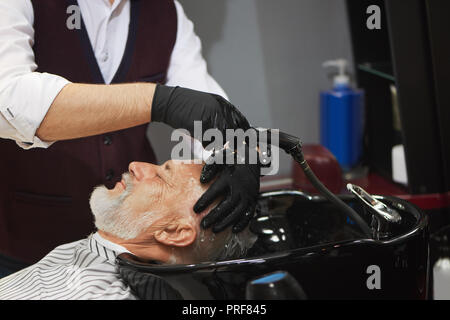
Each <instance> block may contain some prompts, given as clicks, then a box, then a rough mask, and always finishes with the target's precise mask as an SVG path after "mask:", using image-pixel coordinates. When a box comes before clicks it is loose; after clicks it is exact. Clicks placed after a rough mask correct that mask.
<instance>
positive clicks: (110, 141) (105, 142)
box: [103, 136, 112, 146]
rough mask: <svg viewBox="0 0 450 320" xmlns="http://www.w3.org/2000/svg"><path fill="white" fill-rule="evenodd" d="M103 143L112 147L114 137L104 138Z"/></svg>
mask: <svg viewBox="0 0 450 320" xmlns="http://www.w3.org/2000/svg"><path fill="white" fill-rule="evenodd" d="M103 143H104V144H105V146H110V145H112V137H111V136H104V137H103Z"/></svg>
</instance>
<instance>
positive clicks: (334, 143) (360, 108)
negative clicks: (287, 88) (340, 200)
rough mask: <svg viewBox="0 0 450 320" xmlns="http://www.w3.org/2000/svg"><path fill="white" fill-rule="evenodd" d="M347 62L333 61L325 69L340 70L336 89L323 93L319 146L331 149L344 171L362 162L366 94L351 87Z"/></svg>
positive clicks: (335, 79)
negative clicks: (333, 68) (347, 72)
mask: <svg viewBox="0 0 450 320" xmlns="http://www.w3.org/2000/svg"><path fill="white" fill-rule="evenodd" d="M346 66H347V61H346V60H345V59H337V60H330V61H326V62H324V63H323V67H325V68H328V67H337V68H338V71H339V72H338V74H337V75H336V76H335V77H334V79H333V88H332V89H331V90H327V91H322V92H321V93H320V143H321V144H322V145H323V146H325V147H326V148H327V149H329V150H330V151H331V152H332V153H333V154H334V156H335V157H336V159H337V160H338V162H339V164H340V165H341V167H342V169H343V170H344V171H349V170H351V169H352V168H354V167H356V166H357V165H358V163H359V161H360V159H361V154H362V144H363V130H364V91H363V90H359V89H353V88H352V87H351V86H350V77H349V76H348V74H346Z"/></svg>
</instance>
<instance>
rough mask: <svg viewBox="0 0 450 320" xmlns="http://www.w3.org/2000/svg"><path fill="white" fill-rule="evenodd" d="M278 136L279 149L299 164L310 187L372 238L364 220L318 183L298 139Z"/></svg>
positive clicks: (288, 135) (282, 134) (286, 135)
mask: <svg viewBox="0 0 450 320" xmlns="http://www.w3.org/2000/svg"><path fill="white" fill-rule="evenodd" d="M278 134H279V146H280V148H281V149H283V150H284V151H285V152H286V153H288V154H290V155H291V156H292V158H294V160H295V161H296V162H298V163H299V164H300V166H301V168H302V169H303V172H304V173H305V175H306V177H307V178H308V180H309V181H310V182H311V183H312V185H313V186H314V187H315V188H316V189H317V190H318V191H319V192H320V193H321V194H322V195H323V196H324V197H325V198H326V199H328V200H329V201H331V202H332V203H333V204H335V205H336V206H337V207H338V208H339V209H340V210H341V211H342V212H343V213H345V214H347V215H348V216H350V217H351V218H352V219H353V220H354V221H355V222H356V223H357V224H358V226H359V227H360V228H361V230H362V231H363V232H364V234H365V235H366V236H367V237H369V238H372V230H371V229H370V228H369V226H368V225H367V223H366V222H365V221H364V219H362V218H361V217H360V216H359V215H358V214H357V213H356V212H355V210H353V209H352V208H351V207H350V206H348V205H347V204H346V203H345V202H344V201H342V200H341V199H339V198H338V197H337V196H336V195H334V194H333V193H332V192H331V191H330V190H328V188H327V187H325V186H324V185H323V183H322V182H320V180H319V179H318V178H317V177H316V175H315V174H314V172H313V171H312V170H311V168H310V167H309V165H308V163H307V162H306V160H305V158H304V156H303V151H302V145H301V142H300V139H299V138H297V137H295V136H292V135H290V134H287V133H284V132H278Z"/></svg>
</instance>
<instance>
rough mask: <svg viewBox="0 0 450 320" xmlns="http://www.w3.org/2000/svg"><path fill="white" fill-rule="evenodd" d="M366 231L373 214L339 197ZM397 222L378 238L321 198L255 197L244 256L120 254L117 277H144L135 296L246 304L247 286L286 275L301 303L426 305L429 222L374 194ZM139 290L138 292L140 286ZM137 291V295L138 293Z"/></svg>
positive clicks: (283, 193)
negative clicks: (167, 260) (192, 259)
mask: <svg viewBox="0 0 450 320" xmlns="http://www.w3.org/2000/svg"><path fill="white" fill-rule="evenodd" d="M340 199H341V200H343V201H344V202H346V203H347V204H348V205H350V206H351V207H352V208H353V209H354V210H355V211H356V212H357V213H358V215H359V216H360V217H362V218H363V219H364V220H365V221H366V223H367V224H368V225H370V224H371V220H372V214H371V212H369V211H368V210H367V209H366V207H364V206H363V204H361V202H360V201H357V199H356V198H355V196H353V195H348V196H347V195H345V196H340ZM376 199H377V200H379V201H381V202H382V203H384V204H385V205H387V206H389V207H390V208H395V210H396V211H397V212H398V213H399V214H400V216H401V222H400V223H398V224H395V225H393V226H392V228H391V229H390V232H389V234H388V235H385V236H384V237H383V238H377V237H376V236H373V237H370V238H369V237H367V236H366V235H365V234H364V233H363V232H362V231H361V230H360V228H359V226H358V225H357V224H356V223H355V222H354V221H353V220H352V219H351V218H350V217H349V216H347V215H346V214H344V213H342V212H341V211H339V209H336V207H335V206H334V205H333V204H331V203H330V202H328V201H327V200H326V199H324V198H322V197H319V196H310V195H307V194H304V193H301V192H298V191H290V190H283V191H275V192H268V193H263V194H261V195H260V199H259V201H258V207H257V212H256V216H255V218H254V219H253V221H252V222H251V224H250V230H251V231H252V232H253V233H255V234H256V235H257V236H258V240H257V241H256V242H255V244H254V245H253V247H252V248H251V249H250V250H249V252H248V253H247V255H246V256H245V257H241V258H240V259H237V260H231V261H218V262H205V263H201V264H195V265H155V264H148V263H144V262H142V261H139V260H138V259H136V258H135V257H134V256H132V255H129V254H122V255H120V256H119V257H118V258H117V261H118V265H119V268H120V272H121V274H123V275H126V274H127V273H128V274H129V273H134V274H137V275H139V276H140V277H144V278H145V277H148V279H151V280H152V281H147V283H150V284H147V286H149V285H150V286H153V287H152V288H146V289H145V290H144V291H145V292H147V293H148V292H152V290H153V291H154V289H155V288H154V286H155V283H157V285H158V288H159V290H160V291H161V290H163V289H164V290H167V291H168V292H169V293H168V294H163V295H156V296H150V295H147V296H144V297H142V298H152V297H153V298H158V297H159V298H161V297H162V298H164V297H166V298H182V299H245V297H246V295H245V290H246V286H247V284H248V283H249V282H251V281H252V280H255V279H258V278H259V277H263V276H264V275H267V274H269V273H273V272H275V271H283V272H286V273H288V274H289V275H290V276H292V277H293V278H294V279H295V280H296V281H297V282H298V284H299V285H300V286H301V288H302V289H303V291H304V293H305V295H306V297H307V298H308V299H426V298H427V295H428V274H429V252H428V237H429V235H428V219H427V217H426V216H425V215H424V214H423V213H422V212H421V211H420V210H419V209H418V208H417V207H415V206H414V205H412V204H411V203H409V202H406V201H404V200H401V199H398V198H393V197H383V196H377V197H376ZM141 289H142V288H141ZM138 291H139V290H138ZM141 291H142V290H141Z"/></svg>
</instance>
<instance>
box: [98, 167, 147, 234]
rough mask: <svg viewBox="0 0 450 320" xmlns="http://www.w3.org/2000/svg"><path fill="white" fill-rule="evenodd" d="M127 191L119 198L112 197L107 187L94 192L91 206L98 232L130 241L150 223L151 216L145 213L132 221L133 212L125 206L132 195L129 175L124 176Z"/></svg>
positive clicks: (99, 187) (100, 187) (101, 187)
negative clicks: (125, 202)
mask: <svg viewBox="0 0 450 320" xmlns="http://www.w3.org/2000/svg"><path fill="white" fill-rule="evenodd" d="M123 179H124V181H125V183H126V190H125V191H123V192H122V193H121V194H120V195H119V196H117V197H112V196H111V195H110V194H109V192H108V189H107V188H106V187H105V186H98V187H96V188H95V189H94V191H93V192H92V195H91V198H90V201H89V204H90V206H91V211H92V213H93V215H94V221H95V226H96V227H97V229H98V230H101V231H104V232H107V233H109V234H111V235H113V236H115V237H118V238H121V239H124V240H129V239H134V238H136V237H137V236H138V235H139V234H140V233H141V232H142V231H143V230H144V229H146V228H147V227H148V226H149V225H150V223H151V219H149V215H150V214H151V213H144V214H142V215H140V217H139V219H134V220H133V219H132V218H131V217H132V210H131V208H128V207H127V206H126V205H124V201H125V199H126V198H127V197H128V196H129V195H130V194H131V191H132V188H133V185H132V183H131V178H130V175H129V174H124V175H123Z"/></svg>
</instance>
